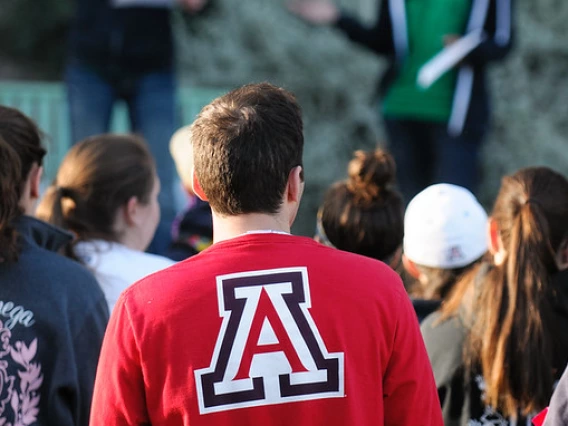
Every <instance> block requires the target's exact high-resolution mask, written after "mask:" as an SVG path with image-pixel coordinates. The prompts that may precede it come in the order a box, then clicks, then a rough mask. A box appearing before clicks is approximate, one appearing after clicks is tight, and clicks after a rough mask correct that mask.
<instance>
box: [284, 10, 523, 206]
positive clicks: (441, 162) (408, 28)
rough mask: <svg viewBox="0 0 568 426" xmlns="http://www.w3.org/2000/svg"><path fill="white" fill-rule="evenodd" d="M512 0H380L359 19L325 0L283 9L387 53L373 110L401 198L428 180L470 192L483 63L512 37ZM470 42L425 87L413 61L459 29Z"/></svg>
mask: <svg viewBox="0 0 568 426" xmlns="http://www.w3.org/2000/svg"><path fill="white" fill-rule="evenodd" d="M512 1H513V0H472V1H471V2H465V1H461V0H456V1H451V0H449V1H428V0H421V1H414V2H409V1H405V0H381V1H380V8H379V14H378V17H377V20H376V22H375V24H374V25H372V26H371V27H366V26H364V25H363V24H361V23H360V22H359V21H358V20H357V19H355V18H353V17H351V16H349V15H348V14H347V13H345V12H344V11H341V10H340V9H339V8H337V7H336V6H335V5H333V4H332V3H331V2H330V0H295V1H294V2H293V3H291V4H290V9H291V10H292V12H293V13H295V14H297V15H298V16H300V17H301V18H303V19H304V20H306V21H308V22H311V23H314V24H328V25H334V26H335V27H336V28H338V29H339V30H341V31H342V32H343V33H345V34H346V35H347V36H348V37H349V38H350V39H351V40H352V41H354V42H356V43H359V44H361V45H363V46H365V47H367V48H369V49H371V50H372V51H374V52H376V53H377V54H379V55H384V56H386V57H387V59H388V61H389V66H388V69H387V71H386V74H385V75H384V76H383V77H382V78H381V80H380V84H379V94H380V96H381V112H382V115H383V117H384V122H385V126H386V131H387V134H388V137H389V143H390V150H391V152H392V153H393V155H394V157H395V160H396V162H397V165H398V181H399V184H400V187H401V190H402V192H403V195H404V196H405V198H406V199H407V200H410V199H411V198H412V197H413V196H414V195H415V194H417V193H418V192H419V191H420V190H422V189H423V188H424V187H426V186H428V185H430V184H432V183H441V182H445V183H452V184H455V185H459V186H463V187H465V188H467V189H469V190H471V191H473V192H475V187H476V182H477V167H478V153H479V146H480V143H481V141H482V140H483V138H484V136H485V134H486V132H487V128H488V124H489V116H490V114H489V99H488V90H487V84H486V73H485V69H486V66H487V65H488V63H490V62H492V61H497V60H500V59H502V58H504V57H505V56H506V54H507V53H508V52H509V50H510V48H511V44H512V31H511V30H512V28H511V27H512V22H511V3H512ZM474 33H478V34H480V35H481V40H482V41H481V43H480V44H479V45H477V47H476V48H474V49H473V50H472V51H471V52H469V54H467V56H465V57H464V58H463V59H462V60H461V62H460V63H459V64H458V65H457V66H456V67H455V68H453V69H450V70H449V71H448V72H446V73H445V74H444V75H442V76H441V77H440V78H439V79H438V80H437V81H436V82H435V83H433V84H432V85H431V86H430V87H429V88H428V89H426V90H425V89H423V88H420V87H419V86H418V84H417V76H418V72H419V70H420V67H421V66H422V65H424V64H425V63H426V62H427V61H428V60H429V59H430V58H432V57H433V56H434V55H436V54H437V53H438V52H439V51H441V50H442V49H443V48H444V46H447V45H449V44H452V43H453V42H455V41H456V40H459V39H460V38H461V37H462V36H466V35H472V34H474Z"/></svg>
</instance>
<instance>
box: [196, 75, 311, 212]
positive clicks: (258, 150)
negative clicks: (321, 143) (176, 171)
mask: <svg viewBox="0 0 568 426" xmlns="http://www.w3.org/2000/svg"><path fill="white" fill-rule="evenodd" d="M192 142H193V152H194V162H195V165H194V167H195V174H196V176H197V179H198V181H199V184H200V187H201V189H202V190H203V192H204V193H205V195H206V196H207V198H208V200H209V203H210V205H211V208H212V209H213V210H214V211H215V212H216V213H218V214H221V215H240V214H247V213H266V214H274V213H277V212H278V211H279V209H280V205H281V203H282V197H283V194H284V191H285V189H286V185H287V182H288V177H289V174H290V171H291V170H292V169H293V168H294V167H296V166H301V165H302V152H303V145H304V136H303V124H302V117H301V111H300V107H299V105H298V103H297V102H296V99H295V97H294V95H292V94H291V93H290V92H287V91H286V90H284V89H281V88H278V87H276V86H273V85H271V84H269V83H260V84H250V85H246V86H243V87H241V88H239V89H235V90H233V91H231V92H229V93H227V94H226V95H224V96H221V97H219V98H217V99H215V100H214V101H213V102H211V103H210V104H209V105H207V106H206V107H205V108H203V110H202V111H201V113H200V114H199V115H198V117H197V119H196V120H195V122H194V123H193V125H192Z"/></svg>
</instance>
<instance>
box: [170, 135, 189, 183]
mask: <svg viewBox="0 0 568 426" xmlns="http://www.w3.org/2000/svg"><path fill="white" fill-rule="evenodd" d="M170 154H171V156H172V158H173V160H174V163H175V165H176V170H177V173H178V175H179V178H180V179H181V182H182V184H183V186H184V188H186V189H188V190H191V188H192V186H193V173H192V171H193V147H192V145H191V126H184V127H182V128H181V129H179V130H178V131H177V132H175V133H174V135H173V136H172V138H171V139H170Z"/></svg>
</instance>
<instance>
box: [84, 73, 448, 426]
mask: <svg viewBox="0 0 568 426" xmlns="http://www.w3.org/2000/svg"><path fill="white" fill-rule="evenodd" d="M191 137H192V143H193V150H194V161H195V164H194V178H193V186H194V191H195V193H196V194H197V195H198V196H199V197H200V198H202V199H204V200H208V201H209V203H210V205H211V209H212V212H213V229H214V237H213V239H214V243H213V245H212V246H211V247H210V248H208V249H206V250H205V251H203V252H201V253H200V254H198V255H197V256H194V257H192V258H190V259H188V260H186V261H183V262H181V263H178V264H177V265H175V266H173V267H171V268H169V269H166V270H164V271H162V272H159V273H157V274H154V275H151V276H149V277H147V278H145V279H143V280H141V281H139V282H138V283H136V284H134V285H133V286H132V287H130V288H129V289H127V290H126V291H125V292H124V293H123V294H122V296H121V298H120V299H119V301H118V303H117V304H116V306H115V309H114V311H113V314H112V317H111V320H110V323H109V326H108V329H107V333H106V337H105V341H104V343H103V349H102V354H101V360H100V363H99V367H98V372H97V379H96V385H95V396H94V400H93V407H92V416H91V425H92V426H118V425H129V426H134V425H148V424H152V425H161V426H182V425H184V426H201V425H218V426H226V425H227V426H228V425H247V424H255V425H263V426H271V425H288V424H294V425H299V426H304V425H306V426H308V425H326V426H327V425H357V426H366V425H369V426H371V425H373V426H376V425H409V426H410V425H412V426H420V425H423V426H431V425H432V426H442V418H441V410H440V405H439V400H438V395H437V392H436V385H435V383H434V379H433V376H432V371H431V367H430V364H429V361H428V357H427V355H426V352H425V349H424V343H423V341H422V337H421V335H420V331H419V328H418V322H417V320H416V315H415V313H414V310H413V308H412V305H411V303H410V300H409V298H408V297H407V295H406V293H405V290H404V288H403V286H402V283H401V280H400V279H399V278H398V276H397V275H396V274H395V273H394V272H393V271H392V270H391V269H389V268H388V267H387V266H386V265H384V264H383V263H381V262H379V261H376V260H372V259H369V258H365V257H362V256H359V255H355V254H351V253H346V252H342V251H339V250H336V249H333V248H329V247H325V246H323V245H320V244H319V243H316V242H314V241H313V240H311V239H309V238H305V237H297V236H292V235H290V227H291V225H292V223H293V221H294V219H295V217H296V213H297V212H298V207H299V204H300V199H301V196H302V192H303V189H304V174H303V166H302V151H303V143H304V138H303V125H302V118H301V113H300V108H299V106H298V104H297V102H296V100H295V98H294V96H293V95H292V94H291V93H289V92H287V91H285V90H283V89H280V88H278V87H275V86H273V85H270V84H268V83H262V84H253V85H248V86H244V87H242V88H239V89H236V90H234V91H232V92H230V93H228V94H226V95H224V96H222V97H220V98H218V99H216V100H214V101H213V102H212V103H211V104H210V105H208V106H207V107H205V108H204V109H203V111H202V112H201V113H200V114H199V116H198V118H197V119H196V121H195V122H194V124H193V126H192V136H191Z"/></svg>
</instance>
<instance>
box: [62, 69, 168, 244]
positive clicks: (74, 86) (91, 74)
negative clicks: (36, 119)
mask: <svg viewBox="0 0 568 426" xmlns="http://www.w3.org/2000/svg"><path fill="white" fill-rule="evenodd" d="M65 84H66V87H67V97H68V103H69V112H70V121H71V139H72V141H73V143H76V142H78V141H80V140H82V139H84V138H86V137H88V136H92V135H97V134H101V133H106V132H108V131H109V127H110V119H111V114H112V109H113V106H114V104H115V102H117V101H118V100H123V101H124V102H125V103H126V105H127V107H128V113H129V118H130V124H131V128H132V130H133V131H134V132H136V133H139V134H141V135H142V136H143V137H144V139H146V141H147V142H148V146H149V148H150V151H151V152H152V155H153V156H154V158H155V160H156V168H157V173H158V176H159V178H160V181H161V184H162V189H161V192H160V195H159V201H160V207H161V211H162V220H161V224H160V228H159V229H169V224H170V223H171V222H172V220H173V218H174V217H175V214H176V209H175V202H174V177H175V171H174V170H175V169H174V165H173V160H172V158H171V157H170V152H169V141H170V138H171V136H172V135H173V133H174V132H175V130H176V128H177V125H176V124H177V120H176V118H177V115H176V100H175V88H176V86H175V75H174V72H173V70H165V71H156V72H151V73H146V74H139V75H131V74H129V73H127V72H125V71H123V70H120V69H108V70H103V71H102V72H97V71H96V70H93V69H91V68H90V67H88V66H86V65H84V64H81V63H77V61H73V60H71V61H70V62H69V64H68V65H67V67H66V70H65ZM159 235H160V231H158V234H157V237H159ZM159 238H160V239H161V238H162V237H159ZM159 245H160V247H161V246H165V247H167V243H166V242H164V243H160V244H159ZM154 251H161V249H156V250H154Z"/></svg>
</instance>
